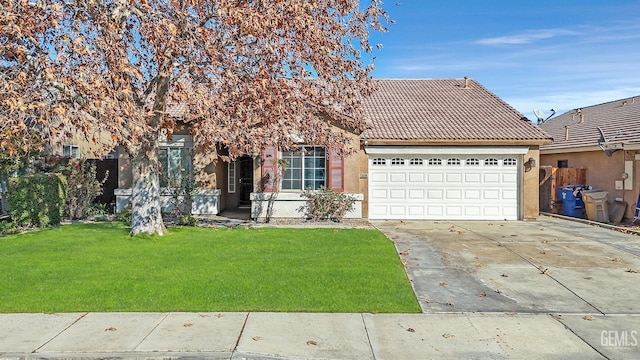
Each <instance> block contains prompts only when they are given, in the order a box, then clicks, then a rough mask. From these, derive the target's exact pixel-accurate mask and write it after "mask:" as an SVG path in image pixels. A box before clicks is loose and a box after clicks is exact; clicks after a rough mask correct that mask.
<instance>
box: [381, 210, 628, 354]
mask: <svg viewBox="0 0 640 360" xmlns="http://www.w3.org/2000/svg"><path fill="white" fill-rule="evenodd" d="M374 226H376V227H377V228H378V229H380V230H381V231H383V232H384V233H385V234H386V235H387V236H388V237H389V238H390V239H392V240H393V241H394V243H395V245H396V248H397V250H398V253H399V254H400V258H401V259H402V261H403V263H404V264H405V268H406V270H407V274H408V276H409V279H410V280H411V282H412V284H413V287H414V290H415V293H416V296H417V298H418V300H419V302H420V305H421V307H422V309H423V312H425V313H450V312H488V313H495V312H499V313H507V314H514V315H515V314H522V313H537V314H541V313H548V314H551V315H552V316H553V317H554V318H555V319H556V320H558V321H560V322H561V323H563V324H564V325H565V326H566V327H567V328H569V329H571V331H573V332H574V333H575V334H576V335H578V336H579V337H580V338H582V339H583V340H584V341H586V342H587V343H589V345H591V346H592V347H593V348H594V349H598V351H600V352H601V354H605V356H606V355H607V354H609V355H610V356H612V357H613V358H617V357H618V356H621V355H622V356H624V357H626V356H627V355H633V356H639V357H640V346H639V344H638V342H639V341H640V236H637V235H629V234H624V233H621V232H617V231H615V230H610V229H605V228H600V227H597V226H592V225H588V224H582V223H578V222H573V221H570V220H565V219H559V218H554V217H548V216H542V217H540V218H539V219H538V220H537V221H509V222H507V221H472V222H470V221H380V222H374Z"/></svg>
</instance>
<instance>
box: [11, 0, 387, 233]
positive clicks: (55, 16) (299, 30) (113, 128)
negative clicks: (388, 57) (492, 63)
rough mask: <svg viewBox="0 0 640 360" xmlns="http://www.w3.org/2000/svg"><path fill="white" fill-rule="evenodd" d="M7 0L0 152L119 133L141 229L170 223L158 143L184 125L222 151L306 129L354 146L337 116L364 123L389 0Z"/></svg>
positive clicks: (231, 154) (348, 123) (303, 133)
mask: <svg viewBox="0 0 640 360" xmlns="http://www.w3.org/2000/svg"><path fill="white" fill-rule="evenodd" d="M0 4H1V5H0V6H1V9H0V80H2V85H0V86H1V87H2V94H3V95H2V98H1V99H0V136H1V137H0V147H1V148H0V150H2V151H6V152H8V153H15V152H17V151H18V150H20V149H27V148H30V147H34V146H35V147H38V146H42V144H43V143H46V142H47V141H55V140H56V139H59V138H61V137H62V138H63V137H64V136H70V135H71V134H72V133H73V132H79V133H81V134H84V135H85V136H86V137H87V139H88V140H92V141H94V142H97V143H100V142H104V141H103V140H101V139H103V138H101V136H102V137H104V136H105V134H107V135H108V137H109V138H110V139H111V140H112V141H113V142H115V143H118V144H120V145H121V146H123V148H124V149H126V151H127V152H128V154H129V156H130V158H131V160H132V167H133V193H132V199H131V201H132V212H133V214H132V224H131V225H132V230H131V233H132V234H138V233H143V232H144V233H158V234H162V233H163V230H164V224H163V222H162V217H161V213H160V200H159V199H160V185H159V177H158V172H159V163H158V155H157V152H158V139H159V137H160V136H162V135H164V136H169V137H170V136H171V135H172V134H173V132H174V130H175V129H176V126H178V125H179V123H185V124H187V125H188V127H189V128H190V130H191V132H192V135H193V139H194V146H196V147H199V148H201V149H207V151H206V152H205V153H206V154H207V156H208V159H207V160H210V161H212V160H213V159H216V158H218V157H219V156H221V154H220V153H219V150H220V149H222V148H224V149H225V152H224V156H225V157H228V158H235V157H237V156H240V155H242V154H258V153H259V151H260V149H261V148H263V147H265V146H278V147H280V148H283V149H289V148H291V147H293V146H295V141H294V140H295V138H298V139H300V138H303V139H304V140H305V142H307V143H314V142H315V143H323V144H327V145H330V146H335V147H338V148H343V147H344V146H345V144H346V143H347V141H346V138H345V137H344V136H343V135H340V134H339V133H337V132H334V131H333V130H332V126H331V125H332V124H331V123H333V124H336V125H339V126H341V127H346V128H351V129H362V127H363V122H362V116H361V110H360V105H361V101H362V96H366V95H367V94H369V93H370V92H371V91H372V90H373V82H372V81H371V76H370V75H371V71H372V68H373V67H372V64H368V63H366V62H365V61H364V59H365V58H364V57H363V56H364V54H365V53H367V52H370V51H371V50H372V47H371V45H370V44H369V40H368V36H369V32H370V31H371V30H377V31H385V28H384V24H385V23H386V21H387V15H386V13H385V11H384V10H383V9H382V7H381V2H380V1H379V0H371V1H370V4H368V6H366V7H361V5H360V2H359V1H358V0H215V1H212V0H154V1H146V0H75V1H74V0H0ZM172 108H179V109H181V111H180V117H179V118H176V117H175V116H169V115H170V114H169V110H170V109H172ZM328 119H331V122H330V121H329V120H328ZM103 150H107V149H103Z"/></svg>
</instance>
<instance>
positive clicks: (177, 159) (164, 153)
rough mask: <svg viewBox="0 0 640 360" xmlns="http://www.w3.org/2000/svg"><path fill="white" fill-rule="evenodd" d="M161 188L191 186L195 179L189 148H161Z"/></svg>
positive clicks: (159, 156) (159, 151)
mask: <svg viewBox="0 0 640 360" xmlns="http://www.w3.org/2000/svg"><path fill="white" fill-rule="evenodd" d="M158 158H159V159H160V166H161V169H160V187H163V188H179V187H185V186H188V185H189V184H190V182H191V181H192V179H193V169H192V166H191V151H190V149H189V148H188V147H161V148H160V149H159V150H158Z"/></svg>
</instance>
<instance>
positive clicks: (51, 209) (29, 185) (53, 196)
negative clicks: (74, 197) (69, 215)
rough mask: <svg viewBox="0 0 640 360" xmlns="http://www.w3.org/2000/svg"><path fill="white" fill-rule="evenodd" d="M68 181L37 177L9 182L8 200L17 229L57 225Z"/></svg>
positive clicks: (60, 176)
mask: <svg viewBox="0 0 640 360" xmlns="http://www.w3.org/2000/svg"><path fill="white" fill-rule="evenodd" d="M66 198H67V181H66V178H65V177H64V176H63V175H59V174H53V175H48V174H46V175H45V174H37V175H30V176H21V177H16V178H11V179H9V193H8V194H7V200H8V201H9V208H10V213H11V219H12V220H13V222H15V223H16V225H18V226H37V227H45V226H49V225H59V224H60V222H61V221H62V217H63V216H64V209H65V202H66Z"/></svg>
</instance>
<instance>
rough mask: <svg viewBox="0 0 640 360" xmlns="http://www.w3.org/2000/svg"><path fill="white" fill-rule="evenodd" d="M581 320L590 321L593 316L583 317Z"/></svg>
mask: <svg viewBox="0 0 640 360" xmlns="http://www.w3.org/2000/svg"><path fill="white" fill-rule="evenodd" d="M583 319H585V320H587V321H592V320H593V316H589V315H587V316H585V317H583Z"/></svg>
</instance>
